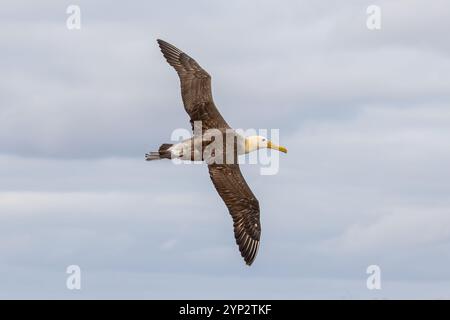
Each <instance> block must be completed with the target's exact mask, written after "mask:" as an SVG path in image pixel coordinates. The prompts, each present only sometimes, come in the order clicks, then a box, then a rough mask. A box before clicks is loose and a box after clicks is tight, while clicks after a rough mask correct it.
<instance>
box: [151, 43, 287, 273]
mask: <svg viewBox="0 0 450 320" xmlns="http://www.w3.org/2000/svg"><path fill="white" fill-rule="evenodd" d="M157 41H158V44H159V47H160V48H161V51H162V53H163V55H164V57H165V58H166V60H167V62H168V63H169V64H170V65H171V66H172V67H173V68H174V69H175V70H176V72H177V73H178V76H179V78H180V84H181V96H182V99H183V104H184V108H185V110H186V112H187V113H188V115H189V117H190V122H191V126H192V130H193V132H194V135H193V136H192V137H191V138H189V139H186V140H183V141H181V142H179V143H176V144H169V143H164V144H162V145H161V146H160V147H159V150H158V151H156V152H150V153H148V154H146V160H148V161H151V160H158V159H181V160H203V161H205V162H206V163H207V164H208V170H209V175H210V177H211V180H212V182H213V184H214V187H215V188H216V190H217V192H218V193H219V195H220V197H221V198H222V199H223V201H224V202H225V205H226V206H227V207H228V211H229V212H230V214H231V217H232V218H233V226H234V237H235V239H236V243H237V245H238V246H239V251H240V252H241V255H242V257H243V258H244V260H245V262H246V264H247V265H251V264H252V263H253V261H254V260H255V257H256V254H257V252H258V248H259V241H260V237H261V222H260V208H259V202H258V200H257V199H256V197H255V195H254V194H253V192H252V190H251V189H250V188H249V186H248V185H247V183H246V181H245V179H244V177H243V176H242V173H241V170H240V168H239V164H238V162H237V156H238V155H241V154H246V153H249V152H252V151H256V150H258V149H261V148H271V149H275V150H278V151H281V152H284V153H287V149H286V148H284V147H281V146H278V145H276V144H275V143H272V142H271V141H270V140H268V139H267V138H265V137H263V136H248V137H244V136H242V135H241V134H239V133H237V132H236V131H235V130H233V129H232V128H231V127H230V126H229V125H228V123H227V122H226V121H225V119H224V118H223V117H222V115H221V114H220V112H219V110H218V109H217V107H216V105H215V104H214V101H213V97H212V92H211V76H210V75H209V74H208V73H207V72H206V71H205V70H204V69H203V68H202V67H201V66H200V65H199V64H198V63H197V62H196V61H195V60H194V59H192V58H191V57H190V56H188V55H187V54H186V53H184V52H182V51H181V50H179V49H178V48H176V47H175V46H173V45H171V44H169V43H167V42H165V41H163V40H157ZM198 124H200V129H199V130H196V128H198V127H196V126H197V125H198ZM211 132H213V134H211ZM230 136H231V138H232V142H233V143H232V144H231V146H230V144H228V141H229V140H226V139H228V138H229V137H230ZM222 139H223V140H222ZM225 140H226V141H227V142H226V143H223V141H225ZM218 142H221V143H218ZM213 145H214V147H212V146H213ZM208 147H211V148H209V149H210V152H209V153H206V150H207V149H208ZM230 154H231V155H232V156H231V157H229V155H230ZM225 158H226V160H227V161H225V160H224V159H225ZM229 158H231V161H228V160H229ZM219 160H220V161H219Z"/></svg>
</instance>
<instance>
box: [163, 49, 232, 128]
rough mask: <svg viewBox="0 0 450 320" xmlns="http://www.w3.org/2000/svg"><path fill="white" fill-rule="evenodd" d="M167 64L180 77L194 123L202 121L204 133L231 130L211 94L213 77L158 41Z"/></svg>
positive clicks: (185, 106) (175, 50)
mask: <svg viewBox="0 0 450 320" xmlns="http://www.w3.org/2000/svg"><path fill="white" fill-rule="evenodd" d="M157 41H158V44H159V47H160V48H161V51H162V53H163V55H164V57H165V58H166V60H167V62H168V63H169V64H170V65H171V66H172V67H174V68H175V70H176V71H177V73H178V76H179V77H180V82H181V96H182V98H183V103H184V108H185V109H186V112H187V113H188V114H189V117H190V118H191V125H192V128H193V129H194V127H193V126H194V121H201V124H202V129H203V130H202V132H204V131H205V130H208V129H211V128H229V125H228V124H227V123H226V121H225V120H224V119H223V117H222V115H221V114H220V112H219V110H217V108H216V106H215V104H214V101H213V98H212V92H211V76H210V75H209V74H208V72H206V71H205V70H204V69H202V67H200V65H199V64H198V63H197V62H196V61H195V60H194V59H192V58H191V57H189V56H188V55H187V54H186V53H184V52H182V51H181V50H180V49H178V48H176V47H174V46H173V45H171V44H170V43H167V42H165V41H163V40H157Z"/></svg>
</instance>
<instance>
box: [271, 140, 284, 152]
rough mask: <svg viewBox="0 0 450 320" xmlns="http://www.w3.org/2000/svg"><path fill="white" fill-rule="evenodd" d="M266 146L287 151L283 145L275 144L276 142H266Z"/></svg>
mask: <svg viewBox="0 0 450 320" xmlns="http://www.w3.org/2000/svg"><path fill="white" fill-rule="evenodd" d="M267 148H270V149H274V150H278V151H281V152H284V153H287V149H286V148H285V147H281V146H277V145H276V144H274V143H272V142H271V141H269V142H267Z"/></svg>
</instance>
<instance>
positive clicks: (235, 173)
mask: <svg viewBox="0 0 450 320" xmlns="http://www.w3.org/2000/svg"><path fill="white" fill-rule="evenodd" d="M208 169H209V175H210V177H211V180H212V182H213V183H214V186H215V187H216V190H217V192H218V193H219V195H220V196H221V197H222V199H223V201H224V202H225V204H226V205H227V207H228V210H229V211H230V214H231V216H232V218H233V223H234V237H235V238H236V243H237V245H238V246H239V251H240V252H241V255H242V257H243V258H244V260H245V262H246V263H247V264H248V265H251V264H252V262H253V260H255V257H256V254H257V252H258V247H259V239H260V236H261V223H260V220H259V202H258V200H257V199H256V197H255V196H254V194H253V192H252V191H251V190H250V188H249V186H248V185H247V182H245V179H244V177H243V176H242V173H241V170H240V169H239V165H238V164H212V165H209V166H208Z"/></svg>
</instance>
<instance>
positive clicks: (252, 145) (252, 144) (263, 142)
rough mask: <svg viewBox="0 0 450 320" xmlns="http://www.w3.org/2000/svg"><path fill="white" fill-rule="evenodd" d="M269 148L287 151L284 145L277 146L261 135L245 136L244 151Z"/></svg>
mask: <svg viewBox="0 0 450 320" xmlns="http://www.w3.org/2000/svg"><path fill="white" fill-rule="evenodd" d="M263 148H269V149H274V150H278V151H281V152H284V153H287V149H286V148H285V147H281V146H278V145H276V144H274V143H272V141H270V140H269V139H267V138H266V137H263V136H249V137H246V138H245V153H249V152H252V151H256V150H258V149H263Z"/></svg>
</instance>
